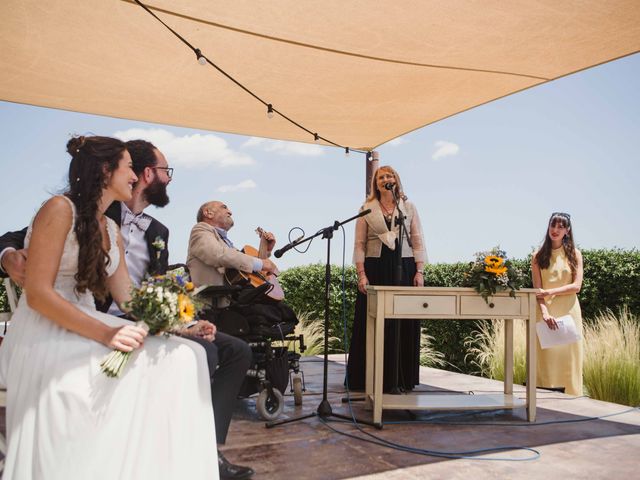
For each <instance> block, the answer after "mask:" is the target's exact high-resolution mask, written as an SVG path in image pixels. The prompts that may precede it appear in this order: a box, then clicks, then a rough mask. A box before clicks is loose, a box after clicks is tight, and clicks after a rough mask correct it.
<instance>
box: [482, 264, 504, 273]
mask: <svg viewBox="0 0 640 480" xmlns="http://www.w3.org/2000/svg"><path fill="white" fill-rule="evenodd" d="M484 271H485V272H489V273H495V274H496V275H502V274H503V273H505V272H506V271H507V267H497V268H496V267H489V266H487V267H484Z"/></svg>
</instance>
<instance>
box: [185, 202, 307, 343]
mask: <svg viewBox="0 0 640 480" xmlns="http://www.w3.org/2000/svg"><path fill="white" fill-rule="evenodd" d="M197 220H198V223H197V224H196V225H195V226H194V227H193V228H192V229H191V236H190V237H189V251H188V253H187V266H188V268H189V271H190V273H191V280H192V281H193V283H194V284H195V285H196V286H197V287H198V286H202V285H214V286H224V285H240V286H242V288H241V289H240V291H239V292H237V293H236V294H235V295H234V299H233V300H234V301H233V302H232V298H231V297H232V296H231V295H219V296H217V297H216V298H213V300H212V306H213V307H214V308H213V310H214V311H213V312H210V313H209V315H208V318H209V319H210V320H212V321H213V322H214V323H216V325H217V327H218V329H219V330H220V331H222V332H225V333H228V334H230V335H236V336H246V335H247V334H249V333H251V334H253V335H257V336H265V337H269V338H273V339H279V338H280V337H282V336H286V335H288V334H289V333H291V332H292V331H293V328H294V327H295V325H296V324H297V323H298V320H297V318H296V316H295V313H294V312H293V311H292V310H291V309H290V308H289V307H287V306H286V305H284V304H283V303H282V302H281V300H282V299H283V298H284V293H283V292H282V288H281V287H280V285H279V284H278V280H277V274H278V273H279V272H278V268H277V267H276V265H275V264H274V263H273V262H272V261H271V260H269V258H268V257H269V256H270V255H271V251H272V250H273V247H274V245H275V243H276V239H275V237H274V235H273V234H272V233H271V232H265V231H263V230H262V229H260V228H258V229H257V230H256V232H257V233H258V235H259V236H260V248H259V249H257V250H256V249H255V248H253V247H250V246H245V247H244V249H243V250H242V251H240V250H238V249H236V248H235V247H234V245H233V243H232V242H231V240H230V239H229V236H228V232H229V230H230V229H231V227H233V225H234V222H233V216H232V213H231V210H229V208H228V207H227V205H225V204H224V203H223V202H220V201H211V202H207V203H205V204H204V205H202V206H201V207H200V208H199V209H198V214H197ZM222 291H223V292H224V289H222Z"/></svg>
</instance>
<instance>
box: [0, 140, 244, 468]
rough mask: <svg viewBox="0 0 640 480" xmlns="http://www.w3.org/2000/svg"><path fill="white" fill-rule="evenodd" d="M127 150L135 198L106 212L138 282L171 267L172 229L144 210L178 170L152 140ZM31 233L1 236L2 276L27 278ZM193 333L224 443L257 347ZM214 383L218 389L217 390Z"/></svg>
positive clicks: (164, 200)
mask: <svg viewBox="0 0 640 480" xmlns="http://www.w3.org/2000/svg"><path fill="white" fill-rule="evenodd" d="M126 148H127V150H128V151H129V153H130V155H131V158H132V161H133V170H134V173H135V174H136V176H137V177H138V181H137V182H136V183H135V185H134V188H133V195H132V198H131V200H128V201H126V202H113V203H112V204H111V206H110V207H109V208H108V209H107V211H106V216H108V217H109V218H111V219H112V220H114V221H115V222H116V223H117V224H118V225H120V227H121V233H122V237H123V242H124V246H125V261H126V264H127V267H128V269H129V274H130V276H131V279H132V282H133V283H134V284H135V285H138V284H139V283H140V281H141V280H142V279H143V278H144V276H145V275H146V274H147V273H149V274H152V275H154V274H162V273H164V272H165V271H166V270H167V267H168V259H169V250H168V242H169V229H168V228H167V227H166V226H165V225H163V224H162V223H160V222H159V221H158V220H156V219H155V218H153V217H152V216H151V215H148V214H146V213H144V210H145V209H146V208H147V207H148V206H149V205H155V206H158V207H164V206H166V205H167V204H168V203H169V196H168V194H167V185H168V184H169V183H170V182H171V178H172V175H173V169H172V168H171V167H169V164H168V162H167V159H166V158H165V156H164V155H163V154H162V152H161V151H160V150H158V149H157V148H156V147H155V146H154V145H153V144H152V143H150V142H147V141H145V140H131V141H129V142H126ZM25 233H26V229H24V230H22V231H19V232H9V233H7V234H5V235H3V236H2V237H0V267H1V269H0V274H2V273H4V272H6V273H8V274H9V276H11V278H12V279H14V280H15V281H17V283H18V284H20V282H21V279H22V278H23V275H24V259H25V258H26V256H27V254H28V252H27V251H26V250H24V249H23V248H22V247H23V243H24V236H25ZM20 266H22V272H21V270H20ZM97 307H98V309H99V310H100V311H108V312H109V313H110V314H113V315H116V316H120V315H122V314H123V313H122V312H121V311H120V310H119V309H118V307H117V305H116V304H115V302H112V300H111V298H108V299H107V300H106V301H105V302H98V305H97ZM189 334H190V335H189V336H186V337H185V338H188V339H190V340H193V341H195V342H197V343H199V344H200V345H202V346H203V347H204V349H205V351H206V353H207V363H208V365H209V371H210V378H211V385H212V389H211V398H212V403H213V410H214V416H215V419H216V422H215V428H216V439H217V442H218V445H224V443H225V442H226V438H227V434H228V431H229V425H230V422H231V417H232V414H233V407H234V405H235V402H236V399H237V395H238V392H239V390H240V387H241V386H242V381H243V380H244V376H245V373H246V371H247V368H248V367H249V364H250V362H251V349H250V348H249V347H248V346H247V344H246V343H245V342H243V341H242V340H239V339H237V338H234V337H232V336H230V335H225V334H223V333H221V332H215V330H214V327H213V325H211V324H210V323H208V322H205V321H200V322H198V324H197V325H196V326H194V327H193V328H191V329H189ZM214 383H215V387H216V388H213V384H214ZM218 466H219V470H220V477H221V478H230V479H234V478H235V479H244V478H249V477H251V476H252V475H253V473H254V472H253V469H251V468H250V467H245V466H241V465H234V464H232V463H230V462H228V461H227V459H226V458H225V457H224V455H223V454H222V452H220V451H219V450H218Z"/></svg>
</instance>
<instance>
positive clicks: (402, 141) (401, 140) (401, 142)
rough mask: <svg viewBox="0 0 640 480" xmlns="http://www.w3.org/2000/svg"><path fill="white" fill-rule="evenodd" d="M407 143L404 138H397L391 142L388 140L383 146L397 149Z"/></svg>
mask: <svg viewBox="0 0 640 480" xmlns="http://www.w3.org/2000/svg"><path fill="white" fill-rule="evenodd" d="M407 142H408V140H406V139H405V138H404V137H397V138H394V139H393V140H389V141H388V142H387V143H385V145H388V146H390V147H397V146H398V145H404V144H405V143H407Z"/></svg>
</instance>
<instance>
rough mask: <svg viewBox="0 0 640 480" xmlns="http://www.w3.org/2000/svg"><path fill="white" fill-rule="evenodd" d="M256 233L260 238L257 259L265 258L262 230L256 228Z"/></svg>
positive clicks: (266, 255) (264, 241)
mask: <svg viewBox="0 0 640 480" xmlns="http://www.w3.org/2000/svg"><path fill="white" fill-rule="evenodd" d="M256 233H257V234H258V235H259V236H260V246H259V247H258V258H267V257H268V256H269V255H268V252H269V251H268V250H267V241H266V240H265V238H264V233H265V232H264V230H263V229H262V228H260V227H258V228H256Z"/></svg>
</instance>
